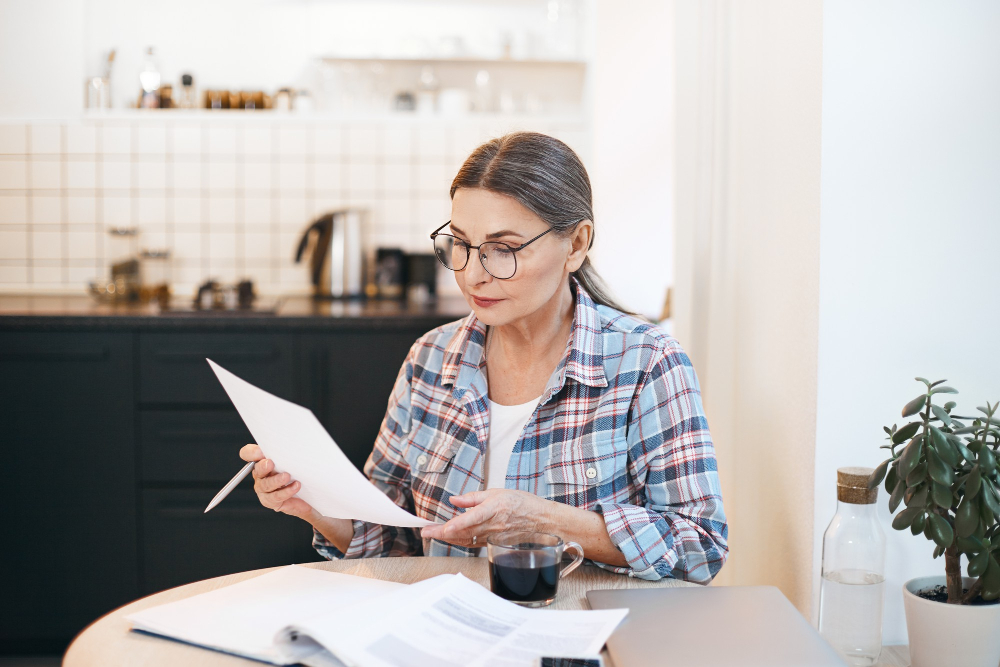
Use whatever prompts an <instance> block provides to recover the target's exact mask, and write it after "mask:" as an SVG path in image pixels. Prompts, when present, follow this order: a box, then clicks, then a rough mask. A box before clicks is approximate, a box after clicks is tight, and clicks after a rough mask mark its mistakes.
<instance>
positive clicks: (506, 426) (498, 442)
mask: <svg viewBox="0 0 1000 667" xmlns="http://www.w3.org/2000/svg"><path fill="white" fill-rule="evenodd" d="M541 399H542V397H541V396H539V397H538V398H536V399H534V400H532V401H528V402H527V403H521V404H520V405H500V404H499V403H494V402H493V401H490V402H489V403H490V442H489V445H488V446H487V447H486V466H485V475H486V488H487V489H502V488H504V483H505V482H506V480H507V465H508V464H509V463H510V455H511V454H513V453H514V445H516V444H517V439H518V438H520V437H521V433H522V431H524V426H525V425H526V424H527V423H528V419H530V418H531V414H532V413H533V412H534V411H535V406H537V405H538V401H540V400H541Z"/></svg>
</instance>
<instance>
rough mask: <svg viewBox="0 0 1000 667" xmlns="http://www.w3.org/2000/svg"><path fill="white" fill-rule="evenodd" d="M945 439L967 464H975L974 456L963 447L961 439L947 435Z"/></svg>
mask: <svg viewBox="0 0 1000 667" xmlns="http://www.w3.org/2000/svg"><path fill="white" fill-rule="evenodd" d="M947 438H948V442H950V443H951V444H952V445H953V446H954V447H955V449H957V450H958V453H959V454H961V455H962V458H963V459H965V460H966V461H968V462H969V463H975V462H976V455H975V454H973V453H972V451H971V450H970V449H969V448H968V447H966V446H965V442H963V441H962V439H961V438H959V437H958V436H957V435H948V436H947Z"/></svg>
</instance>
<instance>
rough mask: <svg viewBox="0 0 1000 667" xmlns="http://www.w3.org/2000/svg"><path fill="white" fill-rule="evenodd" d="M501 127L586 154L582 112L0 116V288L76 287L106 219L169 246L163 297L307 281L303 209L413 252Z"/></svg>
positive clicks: (142, 241)
mask: <svg viewBox="0 0 1000 667" xmlns="http://www.w3.org/2000/svg"><path fill="white" fill-rule="evenodd" d="M514 129H532V130H537V131H540V132H547V133H549V134H553V135H555V136H558V137H560V138H563V139H564V140H566V141H567V143H569V144H570V145H571V146H573V147H574V148H575V149H576V150H577V151H578V152H579V153H580V154H581V156H582V157H583V158H584V160H585V161H586V159H587V156H588V148H589V146H588V136H589V135H588V126H587V124H586V123H585V122H584V121H582V120H574V121H555V120H529V119H519V120H518V119H498V118H483V119H479V118H469V119H453V120H449V121H442V120H439V119H420V118H388V119H382V120H379V121H346V120H338V119H328V120H327V119H319V118H316V119H299V118H294V117H277V116H265V117H261V116H256V117H255V116H247V117H240V116H237V115H230V114H220V115H219V116H218V117H215V116H212V115H211V114H197V115H196V116H194V117H186V118H185V117H183V116H180V115H177V116H173V115H168V114H163V115H160V114H157V115H156V116H155V117H142V116H124V117H114V118H108V119H96V118H94V119H90V118H85V119H82V120H67V121H62V122H58V121H48V120H47V121H38V122H30V123H25V122H16V121H0V291H6V292H14V291H18V292H24V291H56V292H77V293H78V292H81V291H82V290H83V289H84V287H85V284H86V282H87V281H89V280H92V279H97V278H103V277H105V275H106V272H107V271H108V264H109V262H110V261H112V260H115V259H118V257H111V256H110V254H111V253H112V252H117V251H116V250H113V249H112V246H113V244H112V243H109V241H108V238H109V237H108V236H107V229H108V228H110V227H137V228H138V229H139V230H140V234H139V237H138V243H137V244H136V248H142V247H148V248H160V247H167V248H170V249H171V250H172V251H173V257H172V259H171V261H170V263H169V269H168V274H169V279H170V280H171V281H172V285H173V289H174V292H175V293H176V294H181V295H185V294H189V293H191V292H193V290H194V288H195V287H196V286H197V284H199V283H200V282H202V281H203V280H205V279H206V278H209V277H214V278H217V279H220V280H227V281H229V280H237V279H239V278H242V277H251V278H252V279H254V280H255V281H256V282H257V284H258V289H259V290H260V291H261V292H263V293H272V294H274V293H297V292H307V291H308V290H309V284H308V275H307V271H306V270H305V269H304V268H303V267H301V266H297V265H295V264H294V262H293V253H294V251H295V248H296V246H297V243H298V238H299V235H300V233H301V231H302V229H303V228H304V227H305V226H306V225H307V224H308V223H309V222H310V221H311V220H312V219H314V218H315V217H317V216H319V215H322V214H324V213H326V212H328V211H331V210H335V209H337V208H342V207H344V206H358V207H363V208H365V209H367V210H369V212H370V215H369V223H370V228H369V238H370V239H371V241H372V244H373V245H374V246H376V247H377V246H393V247H402V248H404V249H406V250H410V251H426V250H428V249H429V248H428V243H429V241H428V240H427V234H429V233H430V231H431V230H432V229H434V228H436V227H438V226H440V225H441V223H443V222H444V221H445V220H447V219H448V215H449V213H450V202H449V198H448V188H449V186H450V184H451V179H452V178H453V177H454V175H455V171H456V170H457V168H458V167H459V165H460V164H461V162H462V160H463V159H464V158H465V156H466V155H468V153H469V151H470V150H472V149H473V148H475V146H476V145H478V144H479V143H480V142H482V141H484V140H486V139H488V138H490V137H492V136H496V135H498V134H502V133H503V132H505V131H511V130H514Z"/></svg>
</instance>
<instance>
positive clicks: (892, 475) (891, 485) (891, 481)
mask: <svg viewBox="0 0 1000 667" xmlns="http://www.w3.org/2000/svg"><path fill="white" fill-rule="evenodd" d="M898 467H899V464H898V463H893V464H892V465H891V466H890V467H889V472H888V473H887V474H886V476H885V492H886V493H889V494H891V493H892V491H893V489H895V488H896V482H898V481H899V476H898V475H897V474H896V469H897V468H898Z"/></svg>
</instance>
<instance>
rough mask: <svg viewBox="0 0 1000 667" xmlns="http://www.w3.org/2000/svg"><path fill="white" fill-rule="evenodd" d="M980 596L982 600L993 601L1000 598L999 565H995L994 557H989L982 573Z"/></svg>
mask: <svg viewBox="0 0 1000 667" xmlns="http://www.w3.org/2000/svg"><path fill="white" fill-rule="evenodd" d="M980 594H981V595H982V596H983V599H986V600H995V599H996V598H997V597H1000V564H997V559H996V556H995V555H990V560H989V563H987V565H986V571H985V572H984V573H983V588H982V591H981V592H980Z"/></svg>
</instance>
